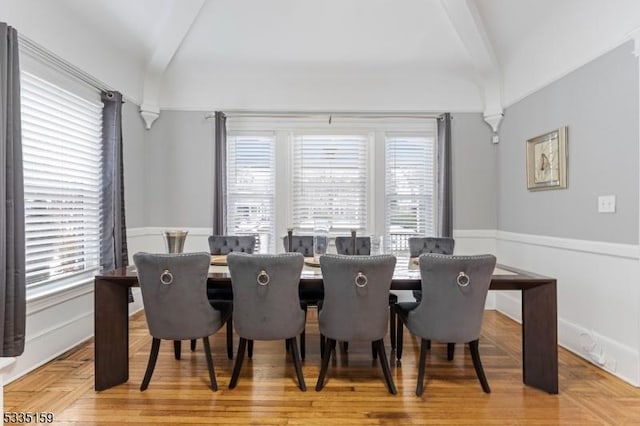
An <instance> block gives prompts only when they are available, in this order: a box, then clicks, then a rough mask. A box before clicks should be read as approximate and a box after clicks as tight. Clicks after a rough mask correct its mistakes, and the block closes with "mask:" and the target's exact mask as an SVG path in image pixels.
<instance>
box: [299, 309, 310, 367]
mask: <svg viewBox="0 0 640 426" xmlns="http://www.w3.org/2000/svg"><path fill="white" fill-rule="evenodd" d="M308 310H309V308H308V305H307V304H306V303H305V304H304V328H303V329H302V333H300V359H302V360H303V361H304V359H305V357H306V355H307V332H306V328H307V311H308Z"/></svg>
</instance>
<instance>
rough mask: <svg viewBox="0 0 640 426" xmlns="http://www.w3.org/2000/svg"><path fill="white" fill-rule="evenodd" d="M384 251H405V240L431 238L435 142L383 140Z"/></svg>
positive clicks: (424, 139)
mask: <svg viewBox="0 0 640 426" xmlns="http://www.w3.org/2000/svg"><path fill="white" fill-rule="evenodd" d="M385 154H386V155H385V164H386V167H385V235H386V238H385V241H386V250H387V251H391V252H397V251H408V250H409V242H408V239H409V237H412V236H426V235H435V211H434V210H435V209H434V207H435V138H434V137H433V136H432V137H424V136H401V135H395V136H394V135H387V136H386V138H385Z"/></svg>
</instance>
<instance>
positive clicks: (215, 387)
mask: <svg viewBox="0 0 640 426" xmlns="http://www.w3.org/2000/svg"><path fill="white" fill-rule="evenodd" d="M192 342H195V340H192ZM202 343H204V356H205V357H206V358H207V368H208V369H209V380H210V381H211V390H212V391H214V392H215V391H217V390H218V382H216V371H215V369H214V368H213V358H212V357H211V346H209V337H203V338H202Z"/></svg>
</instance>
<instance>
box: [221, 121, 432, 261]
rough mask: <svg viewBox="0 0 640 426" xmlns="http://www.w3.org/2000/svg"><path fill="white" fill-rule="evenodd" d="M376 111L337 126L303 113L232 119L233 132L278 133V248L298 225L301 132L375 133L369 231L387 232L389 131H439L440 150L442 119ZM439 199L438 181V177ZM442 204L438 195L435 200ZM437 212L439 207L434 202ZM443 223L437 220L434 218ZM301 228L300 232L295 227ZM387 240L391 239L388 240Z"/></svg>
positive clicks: (371, 151) (229, 129)
mask: <svg viewBox="0 0 640 426" xmlns="http://www.w3.org/2000/svg"><path fill="white" fill-rule="evenodd" d="M383 116H384V114H380V115H378V116H374V115H372V116H371V117H368V116H366V115H363V116H362V117H357V118H356V117H354V118H347V117H333V118H332V120H331V124H330V123H329V120H328V118H329V116H328V115H326V116H321V115H317V114H314V115H306V116H305V115H300V116H298V117H291V116H284V115H283V116H281V117H280V116H277V115H274V116H271V117H268V116H266V115H265V116H242V115H237V116H233V115H230V116H228V117H227V132H229V133H231V132H233V133H236V134H237V133H242V132H262V133H264V132H274V133H275V134H276V156H275V162H276V188H275V191H276V194H275V197H276V198H275V202H276V224H275V240H276V252H282V251H283V250H284V247H283V245H282V244H280V243H279V242H280V241H281V238H282V237H283V236H285V235H286V234H287V229H288V228H290V227H291V224H292V223H293V217H292V212H291V209H290V208H289V206H290V205H291V203H292V199H291V197H292V194H291V192H292V189H291V186H292V185H290V182H291V179H292V176H293V171H292V163H293V144H292V137H291V135H292V134H295V133H300V132H305V133H306V132H309V133H318V134H345V133H347V134H348V133H350V132H361V133H366V134H368V135H369V137H370V146H369V154H370V155H369V161H368V168H369V169H368V176H369V180H368V182H367V183H368V186H369V188H368V208H369V212H368V213H369V214H368V215H367V222H368V224H367V230H366V231H365V233H364V235H384V234H385V204H386V201H385V196H386V194H385V174H386V166H385V135H386V134H387V133H393V134H400V133H402V134H406V135H418V136H424V135H425V133H428V134H433V136H434V139H435V145H436V150H437V123H436V119H435V118H421V117H420V118H417V117H402V116H398V117H394V116H388V117H383ZM437 162H438V160H437V151H436V154H435V157H434V169H436V171H435V172H434V173H436V177H437ZM435 185H436V190H435V195H436V197H437V192H438V191H437V179H436V181H435ZM434 202H435V203H437V199H436V200H434ZM434 214H436V215H437V206H434ZM434 222H435V223H437V218H434ZM294 232H296V230H294ZM385 244H386V243H385Z"/></svg>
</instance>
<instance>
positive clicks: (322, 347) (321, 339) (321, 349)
mask: <svg viewBox="0 0 640 426" xmlns="http://www.w3.org/2000/svg"><path fill="white" fill-rule="evenodd" d="M326 341H327V339H325V337H324V335H322V334H320V357H322V356H323V355H324V346H325V343H326Z"/></svg>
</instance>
